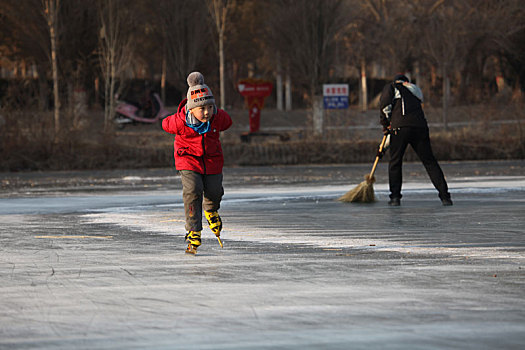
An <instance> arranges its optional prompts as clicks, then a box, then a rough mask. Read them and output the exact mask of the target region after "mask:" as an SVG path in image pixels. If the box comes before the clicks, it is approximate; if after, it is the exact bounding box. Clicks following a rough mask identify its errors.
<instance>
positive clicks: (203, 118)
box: [191, 105, 213, 123]
mask: <svg viewBox="0 0 525 350" xmlns="http://www.w3.org/2000/svg"><path fill="white" fill-rule="evenodd" d="M191 113H192V114H193V116H194V117H195V118H197V120H198V121H200V122H201V123H206V122H207V121H208V120H210V119H211V117H212V115H213V105H206V106H201V107H195V108H193V109H191Z"/></svg>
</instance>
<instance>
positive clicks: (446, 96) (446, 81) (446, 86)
mask: <svg viewBox="0 0 525 350" xmlns="http://www.w3.org/2000/svg"><path fill="white" fill-rule="evenodd" d="M449 104H450V77H449V76H448V74H447V69H443V127H444V128H445V130H448V122H447V119H448V108H449Z"/></svg>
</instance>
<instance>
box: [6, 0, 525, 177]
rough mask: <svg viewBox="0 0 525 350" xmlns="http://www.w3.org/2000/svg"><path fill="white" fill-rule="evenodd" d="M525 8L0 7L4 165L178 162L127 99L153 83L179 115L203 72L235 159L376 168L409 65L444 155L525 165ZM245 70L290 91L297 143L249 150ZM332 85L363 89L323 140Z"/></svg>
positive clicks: (423, 2)
mask: <svg viewBox="0 0 525 350" xmlns="http://www.w3.org/2000/svg"><path fill="white" fill-rule="evenodd" d="M524 13H525V5H524V3H523V1H520V0H498V1H493V0H455V1H453V0H407V1H402V2H399V1H392V0H258V1H257V0H244V1H242V0H237V1H233V0H207V1H183V0H157V1H148V0H136V1H124V0H98V1H97V0H88V1H85V0H67V1H66V0H16V1H15V0H0V67H1V68H2V76H3V77H4V78H3V79H2V80H1V81H0V99H1V100H0V108H1V110H0V115H1V118H0V128H1V133H0V135H1V136H0V152H1V153H0V162H1V166H0V169H1V170H9V171H17V170H28V169H29V170H38V169H82V168H111V167H150V166H168V165H169V164H172V160H171V159H172V149H171V142H172V139H171V138H170V137H169V135H165V134H163V133H162V131H160V129H159V128H158V126H157V125H155V126H149V127H148V128H145V127H137V128H135V129H132V130H126V131H125V132H116V131H115V130H114V128H113V124H112V118H113V115H114V108H115V99H114V96H115V94H120V95H125V96H126V95H127V96H128V97H129V98H134V99H138V98H139V96H137V95H140V92H141V91H143V90H145V89H146V88H152V89H154V90H157V91H158V92H159V93H161V95H162V98H163V100H164V101H165V102H166V104H168V105H171V106H176V105H177V104H178V102H180V100H181V99H182V96H183V95H184V94H185V92H186V90H187V85H186V76H187V75H188V73H189V72H191V71H193V70H199V71H201V72H202V73H203V74H204V75H205V77H206V83H207V84H208V85H210V86H211V88H212V90H213V92H214V95H215V96H216V100H217V101H218V104H219V105H220V106H222V107H223V108H225V109H227V110H228V111H230V112H231V114H232V116H233V117H234V121H235V123H236V125H237V129H235V128H234V129H232V130H231V131H229V132H227V133H226V134H225V135H224V140H223V141H224V149H225V152H226V159H227V162H229V164H231V165H236V164H237V165H243V164H277V163H279V164H283V163H284V164H297V163H329V162H361V161H369V160H370V157H373V155H374V154H375V147H377V143H378V141H379V140H378V138H380V137H381V136H380V128H379V127H377V130H375V129H372V130H375V132H372V131H370V132H363V131H362V130H369V129H368V128H371V127H372V126H375V125H376V124H377V119H378V118H377V112H376V111H373V110H374V108H375V107H376V106H375V102H376V99H377V94H378V93H379V91H380V90H381V88H382V86H383V84H384V83H385V82H386V81H388V80H389V79H391V77H392V76H393V75H394V74H395V73H397V72H405V73H407V74H409V75H410V76H411V78H412V79H413V80H415V81H416V83H418V85H420V86H421V87H422V89H423V91H424V94H425V98H426V102H425V110H426V111H427V117H428V119H429V122H431V123H432V126H431V131H432V139H433V147H434V149H435V152H436V155H437V156H438V158H440V159H454V160H455V159H499V158H507V159H508V158H519V159H523V157H524V155H525V151H524V150H525V141H524V136H523V132H522V125H523V120H525V112H523V111H524V108H523V97H522V93H523V87H524V86H525V68H524V67H525V22H524V21H523V18H525V16H524ZM246 77H257V78H264V79H268V80H272V81H274V82H278V81H282V82H283V86H284V90H283V92H282V93H281V94H280V96H276V95H274V96H272V97H271V98H269V99H268V101H267V103H266V106H267V107H268V109H267V110H264V111H263V127H265V126H267V127H268V128H271V127H275V126H281V127H282V129H281V130H286V131H285V132H286V133H288V134H290V140H289V141H285V142H283V141H281V140H280V139H275V138H271V137H269V138H257V139H256V140H253V141H252V142H251V143H249V144H246V143H241V142H240V138H239V135H240V134H241V133H242V132H243V131H245V130H246V129H247V125H248V121H247V119H246V118H247V117H246V115H247V113H246V112H242V109H243V107H244V105H243V100H242V98H241V96H240V95H239V93H238V92H237V91H236V82H237V81H239V80H240V79H242V78H246ZM323 83H348V84H350V87H351V94H350V101H351V104H352V106H351V108H350V109H349V110H347V111H342V112H337V113H336V112H333V113H332V114H331V115H329V116H328V117H327V118H326V121H325V130H324V133H323V135H320V136H319V135H317V136H314V135H313V133H312V126H311V113H310V109H311V106H312V101H313V99H314V98H315V96H318V95H320V94H321V88H322V84H323ZM137 87H138V88H139V89H136V88H137ZM276 87H277V86H276ZM286 94H289V95H290V96H291V97H292V98H291V100H292V101H293V106H292V105H290V104H289V103H285V105H283V102H282V99H283V98H284V97H283V95H286ZM277 107H279V108H277ZM369 109H371V110H372V111H373V112H371V111H369ZM283 110H285V112H283ZM283 119H285V125H281V124H280V123H283ZM264 122H266V123H268V124H267V125H264ZM411 157H413V154H410V153H409V154H408V155H407V159H411Z"/></svg>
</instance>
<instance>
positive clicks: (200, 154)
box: [162, 99, 232, 175]
mask: <svg viewBox="0 0 525 350" xmlns="http://www.w3.org/2000/svg"><path fill="white" fill-rule="evenodd" d="M186 101H187V99H185V100H183V101H182V102H181V103H180V105H179V109H178V110H177V113H175V114H172V115H170V116H168V117H166V118H165V119H164V120H163V121H162V128H163V129H164V131H166V132H169V133H170V134H175V142H174V148H175V168H176V169H177V170H193V171H196V172H198V173H200V174H210V175H211V174H220V173H222V167H223V165H224V156H223V154H222V147H221V141H220V139H219V136H220V132H221V131H224V130H227V129H228V128H229V127H230V126H231V125H232V119H231V118H230V116H229V115H228V113H226V112H225V111H223V110H222V109H218V110H217V113H215V114H214V115H213V117H212V119H211V120H210V123H211V124H210V130H209V131H208V132H207V133H205V134H202V135H200V134H199V133H198V132H196V131H195V130H193V129H192V128H190V127H189V126H187V125H186Z"/></svg>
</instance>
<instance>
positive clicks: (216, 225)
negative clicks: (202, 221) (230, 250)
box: [204, 211, 223, 248]
mask: <svg viewBox="0 0 525 350" xmlns="http://www.w3.org/2000/svg"><path fill="white" fill-rule="evenodd" d="M204 216H206V220H208V225H210V230H211V231H212V232H213V233H215V236H216V237H217V240H218V241H219V244H220V245H221V248H222V247H223V246H222V241H221V231H222V220H221V217H220V216H219V213H218V212H216V211H204Z"/></svg>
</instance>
